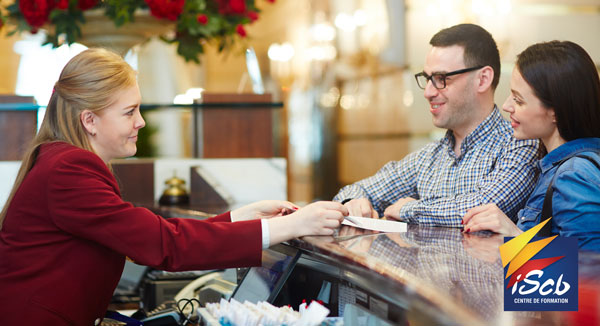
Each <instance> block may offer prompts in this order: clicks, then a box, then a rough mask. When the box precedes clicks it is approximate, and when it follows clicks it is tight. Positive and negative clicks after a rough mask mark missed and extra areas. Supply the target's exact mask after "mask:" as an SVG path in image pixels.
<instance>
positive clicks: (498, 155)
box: [333, 107, 538, 227]
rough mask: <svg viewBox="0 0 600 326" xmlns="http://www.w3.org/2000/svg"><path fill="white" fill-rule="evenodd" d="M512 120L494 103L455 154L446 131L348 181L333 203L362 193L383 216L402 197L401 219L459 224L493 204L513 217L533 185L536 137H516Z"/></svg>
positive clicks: (452, 136)
mask: <svg viewBox="0 0 600 326" xmlns="http://www.w3.org/2000/svg"><path fill="white" fill-rule="evenodd" d="M512 134H513V130H512V128H511V126H510V123H509V122H508V121H506V120H504V119H503V118H502V115H501V114H500V112H499V110H498V108H497V107H494V110H493V112H492V113H491V114H490V115H489V116H488V117H487V118H486V119H485V120H484V121H483V122H482V123H481V124H480V125H479V126H477V128H476V129H475V130H473V132H471V133H470V134H469V135H468V136H467V137H466V138H465V139H464V141H463V142H462V144H461V147H460V153H461V155H460V156H459V157H457V156H456V154H455V153H454V150H453V148H454V142H455V141H454V135H453V134H452V132H451V131H450V130H448V131H447V132H446V136H445V137H444V138H442V139H440V140H439V141H436V142H433V143H430V144H428V145H427V146H425V147H424V148H423V149H421V150H420V151H417V152H413V153H411V154H409V155H407V156H406V157H405V158H404V159H403V160H401V161H391V162H389V163H387V164H386V165H385V166H383V168H381V169H380V170H379V171H378V172H377V173H376V174H375V175H374V176H371V177H369V178H366V179H363V180H361V181H358V182H356V183H354V184H351V185H348V186H346V187H344V188H342V189H341V190H340V192H339V193H338V194H337V195H336V196H335V197H334V199H333V200H335V201H344V200H345V199H351V198H361V197H365V198H368V199H369V200H370V201H371V204H372V205H373V207H374V208H375V210H377V212H378V213H379V214H380V215H382V214H383V211H384V210H385V208H386V207H387V206H389V205H391V204H393V203H395V202H396V201H398V200H399V199H401V198H404V197H412V198H415V199H417V200H415V201H410V202H408V203H406V204H405V205H404V206H402V208H401V210H400V217H401V218H402V219H403V220H405V221H407V222H412V223H421V224H424V225H441V226H454V227H461V223H460V222H461V221H462V216H463V215H465V214H466V212H467V209H469V208H472V207H475V206H478V205H482V204H487V203H495V204H496V205H497V206H498V207H499V208H500V209H501V210H502V211H503V212H504V213H506V214H507V215H508V216H509V217H510V218H512V219H513V220H516V215H517V212H518V211H519V209H521V208H522V207H523V206H524V204H525V201H526V200H527V196H528V195H529V193H530V192H531V190H532V189H533V186H534V183H535V179H536V173H535V171H536V170H535V163H536V159H537V153H538V141H537V140H517V139H515V138H514V137H513V136H512Z"/></svg>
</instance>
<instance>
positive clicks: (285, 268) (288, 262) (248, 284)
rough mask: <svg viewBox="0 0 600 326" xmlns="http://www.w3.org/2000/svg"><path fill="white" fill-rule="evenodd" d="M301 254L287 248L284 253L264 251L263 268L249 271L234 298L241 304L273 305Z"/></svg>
mask: <svg viewBox="0 0 600 326" xmlns="http://www.w3.org/2000/svg"><path fill="white" fill-rule="evenodd" d="M300 255H301V253H300V252H299V251H298V250H297V249H293V248H290V247H285V250H283V252H280V251H279V250H278V251H275V250H263V252H262V266H260V267H252V268H250V269H248V271H247V272H246V274H245V275H244V278H243V279H242V281H241V282H240V284H239V285H238V286H237V288H236V289H235V291H234V292H233V295H232V298H234V299H235V300H237V301H239V302H244V301H246V300H247V301H250V302H252V303H257V302H259V301H267V302H270V303H272V302H273V300H275V297H276V296H277V294H278V293H279V291H280V290H281V287H282V286H283V283H285V281H286V280H287V278H288V276H289V275H290V273H291V272H292V269H293V268H294V266H295V265H296V262H297V261H298V258H299V257H300Z"/></svg>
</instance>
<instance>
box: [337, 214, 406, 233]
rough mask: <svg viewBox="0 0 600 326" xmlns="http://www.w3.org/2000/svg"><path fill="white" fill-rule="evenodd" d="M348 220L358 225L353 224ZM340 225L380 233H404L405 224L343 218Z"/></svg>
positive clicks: (358, 217) (354, 217)
mask: <svg viewBox="0 0 600 326" xmlns="http://www.w3.org/2000/svg"><path fill="white" fill-rule="evenodd" d="M350 220H353V221H355V222H358V223H353V222H351V221H350ZM342 224H343V225H349V226H353V227H355V228H360V229H365V230H373V231H380V232H406V223H405V222H399V221H392V220H381V219H376V218H370V217H360V216H350V217H349V218H345V219H344V221H343V222H342Z"/></svg>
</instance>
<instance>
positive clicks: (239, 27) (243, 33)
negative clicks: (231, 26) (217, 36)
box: [235, 24, 247, 37]
mask: <svg viewBox="0 0 600 326" xmlns="http://www.w3.org/2000/svg"><path fill="white" fill-rule="evenodd" d="M235 31H236V33H238V35H239V36H241V37H246V35H247V33H246V30H245V29H244V26H242V24H239V25H237V27H236V28H235Z"/></svg>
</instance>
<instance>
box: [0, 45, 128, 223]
mask: <svg viewBox="0 0 600 326" xmlns="http://www.w3.org/2000/svg"><path fill="white" fill-rule="evenodd" d="M134 85H136V72H135V70H133V68H131V66H130V65H129V64H128V63H126V62H125V61H124V60H123V58H121V56H119V55H118V54H116V53H113V52H111V51H108V50H105V49H101V48H95V49H88V50H85V51H83V52H81V53H80V54H78V55H76V56H75V57H73V58H72V59H71V60H70V61H69V62H68V63H67V65H66V66H65V67H64V68H63V70H62V72H61V74H60V77H59V79H58V81H57V82H56V83H55V84H54V91H53V93H52V96H51V97H50V101H49V103H48V106H47V108H46V114H45V116H44V120H43V121H42V125H41V127H40V130H39V132H38V133H37V135H36V136H35V137H34V138H33V140H32V142H31V144H30V145H29V147H28V149H27V151H26V152H25V155H24V156H23V160H22V163H21V167H20V168H19V173H18V174H17V179H16V180H15V183H14V185H13V188H12V190H11V192H10V195H9V197H8V199H7V200H6V203H5V204H4V208H3V209H2V212H1V213H0V229H1V228H2V222H3V221H4V218H5V217H6V212H7V210H8V207H9V206H10V203H11V201H12V199H13V197H14V195H15V193H16V191H17V189H19V187H20V185H21V183H22V182H23V180H24V179H25V177H26V176H27V174H28V173H29V171H30V170H31V168H32V167H33V165H34V164H35V161H36V158H37V154H38V151H39V148H40V145H42V144H45V143H50V142H56V141H61V142H65V143H69V144H71V145H73V146H77V147H79V148H82V149H86V150H89V151H92V152H94V149H93V148H92V145H91V144H90V142H89V140H88V138H87V132H86V130H85V128H84V126H83V124H82V123H81V118H80V116H81V112H83V111H84V110H89V111H91V112H94V113H99V112H100V111H102V110H103V109H105V108H106V107H108V106H110V105H111V104H112V103H113V102H114V101H115V100H116V98H115V97H114V94H116V93H117V92H118V91H119V90H122V89H124V88H127V87H132V86H134Z"/></svg>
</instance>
